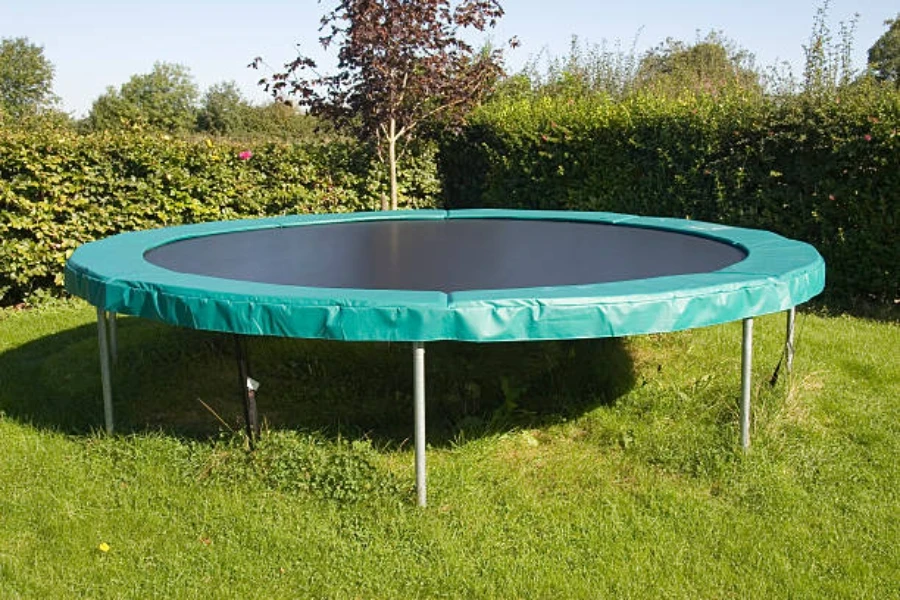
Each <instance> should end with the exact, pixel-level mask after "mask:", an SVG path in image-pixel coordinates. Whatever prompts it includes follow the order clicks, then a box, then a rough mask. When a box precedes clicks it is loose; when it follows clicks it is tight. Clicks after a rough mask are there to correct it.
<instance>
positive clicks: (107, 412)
mask: <svg viewBox="0 0 900 600" xmlns="http://www.w3.org/2000/svg"><path fill="white" fill-rule="evenodd" d="M107 324H108V323H107V320H106V311H105V310H103V309H102V308H99V307H98V308H97V339H98V341H99V342H100V382H101V384H102V386H103V417H104V421H105V424H106V433H112V432H113V407H112V380H111V379H110V366H109V337H108V335H109V332H108V331H107V329H108V327H107Z"/></svg>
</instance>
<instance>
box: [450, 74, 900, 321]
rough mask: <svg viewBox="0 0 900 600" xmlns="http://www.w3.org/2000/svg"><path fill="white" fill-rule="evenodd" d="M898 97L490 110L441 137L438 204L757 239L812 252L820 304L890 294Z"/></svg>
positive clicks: (899, 287) (898, 193)
mask: <svg viewBox="0 0 900 600" xmlns="http://www.w3.org/2000/svg"><path fill="white" fill-rule="evenodd" d="M898 133H900V94H898V93H897V92H896V91H894V90H891V89H889V88H885V87H882V86H878V85H874V84H867V83H861V84H858V85H856V86H855V87H853V88H850V89H847V90H844V91H843V92H842V93H841V95H840V96H838V97H834V98H831V99H822V98H810V97H804V96H789V97H783V98H778V99H772V98H764V97H762V96H760V95H750V94H739V93H733V94H729V95H726V96H718V97H713V96H709V95H707V96H695V95H684V96H681V97H680V98H678V99H675V100H672V99H669V100H666V99H663V98H660V97H654V96H651V95H639V96H634V97H630V98H628V99H625V100H621V101H611V100H609V99H605V98H604V97H603V96H599V95H595V96H590V97H580V98H579V97H565V96H557V97H540V98H532V99H518V100H510V101H498V102H496V103H494V104H493V105H489V106H486V107H485V108H484V109H482V110H480V111H478V112H477V113H475V114H474V115H472V117H471V118H470V121H469V123H468V126H467V127H466V128H465V129H464V130H463V131H462V133H461V134H460V135H458V136H456V137H453V138H452V139H448V140H447V141H446V142H445V143H444V144H443V146H442V148H441V153H440V155H439V160H440V164H441V171H442V174H443V178H444V193H445V197H446V199H447V203H448V204H449V206H451V207H454V208H459V207H475V206H480V207H497V208H501V207H502V208H531V209H554V210H601V211H612V212H624V213H634V214H641V215H658V216H675V217H682V218H691V219H698V220H704V221H712V222H722V223H727V224H732V225H738V226H746V227H756V228H763V229H769V230H771V231H775V232H778V233H781V234H783V235H786V236H789V237H793V238H796V239H800V240H804V241H807V242H810V243H811V244H813V245H814V246H815V247H816V248H817V249H818V250H819V252H820V253H821V254H822V255H823V256H824V258H825V260H826V263H827V265H828V286H827V288H826V292H827V297H828V298H831V299H832V300H840V301H841V302H843V301H846V300H854V299H859V298H865V299H867V300H869V301H876V302H879V303H886V304H892V303H894V302H895V299H898V298H900V228H898V224H900V136H898Z"/></svg>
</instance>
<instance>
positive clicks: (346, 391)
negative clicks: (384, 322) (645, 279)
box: [0, 302, 900, 599]
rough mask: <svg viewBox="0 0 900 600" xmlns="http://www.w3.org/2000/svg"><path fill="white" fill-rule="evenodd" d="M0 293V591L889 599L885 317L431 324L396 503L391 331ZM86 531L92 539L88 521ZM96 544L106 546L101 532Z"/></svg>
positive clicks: (27, 594)
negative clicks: (247, 405)
mask: <svg viewBox="0 0 900 600" xmlns="http://www.w3.org/2000/svg"><path fill="white" fill-rule="evenodd" d="M93 318H94V312H93V309H91V308H90V307H87V306H86V305H84V304H83V303H79V302H71V303H59V304H54V305H50V306H46V307H43V308H40V309H35V310H27V311H15V310H5V311H0V443H2V446H0V448H2V456H0V491H2V493H0V598H4V599H5V598H36V597H41V598H64V597H89V598H147V597H165V598H194V597H202V598H281V597H284V598H304V597H316V598H318V597H325V598H332V597H335V598H357V597H358V598H397V597H407V598H408V597H425V598H441V597H449V598H469V597H478V598H493V597H497V598H570V597H574V598H600V597H616V598H619V597H625V598H629V597H631V598H646V597H653V598H655V597H679V598H680V597H684V598H698V597H700V598H765V597H782V598H784V597H791V598H805V597H812V598H819V597H842V598H843V597H853V598H877V599H882V598H891V597H893V598H897V597H900V545H898V542H900V500H898V492H900V470H898V468H897V461H898V459H900V326H898V324H897V323H895V322H884V321H882V322H879V321H870V320H864V319H859V318H852V317H847V316H833V317H823V316H818V315H815V314H805V313H801V314H800V315H798V330H797V356H796V359H795V363H794V372H793V373H792V374H791V376H789V377H787V376H785V375H784V373H782V377H781V378H780V380H779V382H778V383H777V384H776V385H775V386H774V387H771V386H770V385H769V384H768V381H769V379H770V377H771V374H772V371H773V369H774V367H775V365H776V363H777V362H778V358H779V356H780V353H781V345H782V343H783V335H784V317H783V315H773V316H769V317H765V318H761V319H757V326H756V337H755V341H756V345H755V368H754V394H753V406H754V413H753V433H752V441H753V446H752V449H751V451H750V452H749V453H747V454H744V453H742V452H741V451H740V449H739V447H738V408H737V406H738V395H739V390H740V341H741V331H740V323H732V324H729V325H724V326H717V327H711V328H706V329H701V330H695V331H689V332H683V333H676V334H666V335H659V336H657V335H651V336H642V337H637V338H629V339H625V340H591V341H583V342H564V343H563V342H556V343H546V344H545V343H540V344H538V343H522V344H501V345H472V344H470V345H466V344H451V343H446V344H443V343H442V344H431V345H429V346H428V372H427V373H428V379H427V385H428V395H429V396H428V424H429V432H428V435H429V440H430V442H431V446H430V447H429V451H428V461H429V463H428V469H429V503H430V504H429V507H428V508H426V509H419V508H417V507H416V506H415V498H414V492H413V486H414V482H413V479H414V473H413V456H412V448H411V440H410V439H409V438H410V436H411V432H412V400H411V395H412V390H411V383H412V374H411V368H412V365H411V362H412V361H411V352H410V348H409V346H408V345H406V344H393V345H389V344H341V343H333V342H321V341H299V340H275V339H256V340H252V342H251V343H250V352H251V361H252V364H253V368H254V371H255V372H254V377H255V378H256V379H258V380H260V381H261V383H262V387H261V389H260V391H259V409H260V414H261V415H262V417H263V418H264V419H265V432H264V435H263V438H262V439H261V440H260V442H259V445H258V448H257V450H256V451H255V452H254V453H252V454H250V453H248V452H247V451H246V450H245V449H244V440H243V439H242V437H241V435H240V414H241V408H240V401H239V398H238V393H237V375H236V366H235V364H234V358H233V355H232V344H231V340H230V339H229V338H228V337H226V336H219V335H213V334H208V333H203V332H195V331H186V330H181V329H177V328H173V327H167V326H164V325H159V324H155V323H150V322H147V321H142V320H139V319H122V320H121V322H120V327H119V340H120V350H119V352H120V360H119V364H118V365H117V367H116V370H115V374H114V378H113V383H114V390H115V394H116V401H115V409H116V421H117V428H118V433H117V434H116V435H115V436H113V437H107V436H105V435H102V434H100V433H98V431H99V430H100V428H101V427H102V423H103V413H102V406H101V401H100V381H99V373H98V366H97V348H96V345H97V341H96V329H95V327H94V324H93ZM101 545H102V546H103V549H101V548H100V546H101ZM104 550H105V551H104Z"/></svg>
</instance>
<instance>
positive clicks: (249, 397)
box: [234, 334, 259, 450]
mask: <svg viewBox="0 0 900 600" xmlns="http://www.w3.org/2000/svg"><path fill="white" fill-rule="evenodd" d="M234 348H235V354H236V355H237V362H238V378H239V379H240V386H241V397H242V398H243V399H244V423H245V426H246V428H247V440H248V442H249V444H250V449H251V450H253V446H254V443H253V440H254V439H255V438H256V437H259V420H258V418H257V413H256V388H257V387H258V386H259V384H257V383H256V382H255V381H254V380H253V379H252V378H251V377H250V369H249V368H248V366H247V362H248V361H247V354H246V351H245V350H244V344H243V341H242V340H241V336H240V335H238V334H235V335H234Z"/></svg>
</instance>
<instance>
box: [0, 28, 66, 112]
mask: <svg viewBox="0 0 900 600" xmlns="http://www.w3.org/2000/svg"><path fill="white" fill-rule="evenodd" d="M53 71H54V69H53V64H52V63H51V62H50V61H49V60H47V58H46V57H45V56H44V48H43V47H42V46H38V45H35V44H32V43H30V42H29V41H28V38H24V37H20V38H3V39H2V40H0V112H3V113H5V114H7V115H9V116H11V117H12V118H14V119H19V118H22V117H25V116H28V115H34V114H37V113H39V112H41V111H42V110H44V109H46V108H49V107H51V106H52V105H53V104H54V103H55V102H56V96H55V95H54V94H53Z"/></svg>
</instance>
